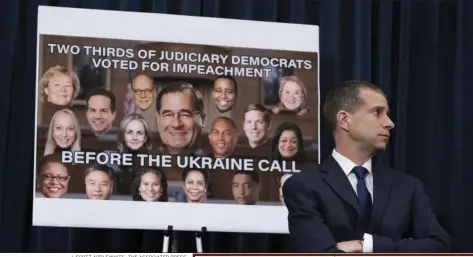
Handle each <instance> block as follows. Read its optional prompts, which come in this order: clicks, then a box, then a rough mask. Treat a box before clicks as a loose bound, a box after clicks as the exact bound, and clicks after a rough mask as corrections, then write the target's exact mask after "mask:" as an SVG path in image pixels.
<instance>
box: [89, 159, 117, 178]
mask: <svg viewBox="0 0 473 257" xmlns="http://www.w3.org/2000/svg"><path fill="white" fill-rule="evenodd" d="M94 171H101V172H103V173H105V174H107V175H108V177H109V178H110V181H112V182H113V179H114V173H115V171H114V170H113V168H112V167H110V166H108V165H106V164H99V163H94V164H92V165H90V166H89V167H88V168H87V169H86V170H85V176H86V177H87V175H89V173H91V172H94Z"/></svg>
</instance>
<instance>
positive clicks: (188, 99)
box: [161, 91, 194, 111]
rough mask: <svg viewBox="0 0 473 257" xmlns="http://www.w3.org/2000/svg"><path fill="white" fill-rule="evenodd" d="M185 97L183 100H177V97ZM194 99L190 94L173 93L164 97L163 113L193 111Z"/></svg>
mask: <svg viewBox="0 0 473 257" xmlns="http://www.w3.org/2000/svg"><path fill="white" fill-rule="evenodd" d="M182 96H184V97H183V99H175V97H179V98H180V97H182ZM193 107H194V106H193V98H192V94H191V93H190V92H187V91H184V92H172V93H168V94H165V95H163V97H162V99H161V111H165V110H168V111H184V110H188V111H193V110H194V108H193Z"/></svg>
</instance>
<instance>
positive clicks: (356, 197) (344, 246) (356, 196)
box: [283, 81, 451, 253]
mask: <svg viewBox="0 0 473 257" xmlns="http://www.w3.org/2000/svg"><path fill="white" fill-rule="evenodd" d="M388 111H389V108H388V103H387V100H386V97H385V95H384V94H383V92H382V91H381V90H380V89H379V88H378V87H377V86H375V85H372V84H370V83H367V82H359V81H348V82H344V83H342V84H341V85H340V86H338V87H335V88H334V89H333V90H332V91H331V92H330V93H329V94H328V96H327V98H326V100H325V104H324V115H325V117H326V119H327V120H328V121H329V123H330V125H331V126H332V129H333V136H334V139H335V145H336V148H335V149H334V150H333V152H332V156H331V157H330V158H328V159H327V160H325V161H324V162H323V163H322V164H321V165H320V166H319V167H318V168H314V169H312V170H306V171H303V172H301V173H299V174H296V175H294V176H292V177H291V178H289V179H288V180H287V181H286V183H285V184H284V187H283V194H284V201H285V203H286V206H287V208H288V211H289V217H288V221H289V232H290V240H291V245H292V248H293V249H292V251H294V252H306V253H316V252H378V253H379V252H385V253H386V252H448V251H450V248H451V238H450V236H449V235H448V234H447V233H446V232H445V230H444V229H443V228H442V227H441V226H440V224H439V223H438V222H437V218H436V216H435V214H434V213H433V211H432V209H431V206H430V203H429V199H428V197H427V195H426V193H425V192H424V189H423V186H422V183H421V182H420V181H419V180H418V179H416V178H414V177H412V176H409V175H407V174H405V173H402V172H399V171H396V170H393V169H390V168H386V167H381V166H378V165H375V164H374V163H372V162H371V158H372V157H373V156H374V155H375V153H376V152H377V151H380V150H384V149H385V148H386V144H387V143H388V140H389V135H390V131H391V129H393V128H394V123H393V122H392V121H391V119H390V118H389V117H388Z"/></svg>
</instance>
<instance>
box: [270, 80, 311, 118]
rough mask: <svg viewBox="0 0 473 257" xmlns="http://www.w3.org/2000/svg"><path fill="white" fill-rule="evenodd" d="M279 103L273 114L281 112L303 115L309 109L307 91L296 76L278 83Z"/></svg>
mask: <svg viewBox="0 0 473 257" xmlns="http://www.w3.org/2000/svg"><path fill="white" fill-rule="evenodd" d="M279 99H280V102H279V104H277V105H276V106H275V107H274V108H273V109H272V111H273V113H274V114H278V113H280V112H281V111H286V112H293V113H297V115H304V114H306V113H307V112H308V111H309V110H310V109H309V107H307V89H306V87H305V85H304V83H302V81H301V80H300V79H299V78H298V77H296V76H286V77H284V78H282V79H281V82H280V83H279Z"/></svg>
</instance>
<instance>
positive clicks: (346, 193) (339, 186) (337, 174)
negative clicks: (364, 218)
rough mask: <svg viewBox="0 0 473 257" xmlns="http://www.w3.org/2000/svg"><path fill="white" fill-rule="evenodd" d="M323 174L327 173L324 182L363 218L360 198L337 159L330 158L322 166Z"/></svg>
mask: <svg viewBox="0 0 473 257" xmlns="http://www.w3.org/2000/svg"><path fill="white" fill-rule="evenodd" d="M321 170H322V172H324V173H326V175H325V177H324V180H325V182H327V184H328V185H329V186H330V187H331V188H332V189H333V191H335V192H336V193H337V194H338V195H339V196H340V197H341V198H342V199H343V200H345V201H346V202H347V203H349V204H350V205H351V206H352V207H353V208H354V209H355V210H356V212H357V213H358V216H359V217H360V216H361V207H360V204H359V203H358V197H357V196H356V193H355V191H353V187H352V186H351V184H350V181H349V180H348V178H347V176H346V175H345V172H344V171H343V170H342V168H341V167H340V165H339V164H338V163H337V161H335V159H334V158H333V157H332V156H330V158H328V159H327V160H326V161H324V162H323V163H322V165H321Z"/></svg>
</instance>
